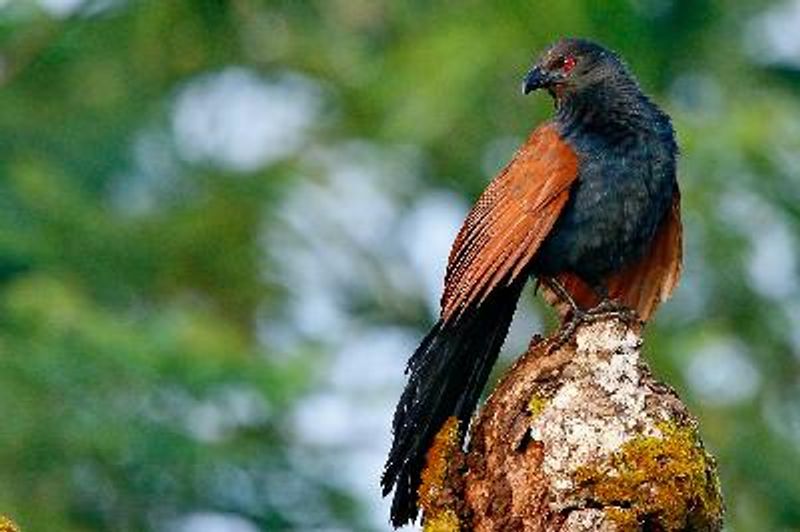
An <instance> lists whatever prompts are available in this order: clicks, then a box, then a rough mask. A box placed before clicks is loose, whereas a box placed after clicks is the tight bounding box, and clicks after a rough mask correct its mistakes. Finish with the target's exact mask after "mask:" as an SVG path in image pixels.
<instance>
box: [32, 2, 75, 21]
mask: <svg viewBox="0 0 800 532" xmlns="http://www.w3.org/2000/svg"><path fill="white" fill-rule="evenodd" d="M38 2H39V5H40V6H41V8H42V9H43V10H45V11H46V12H47V13H48V14H50V15H53V16H54V17H58V18H65V17H68V16H70V15H72V14H73V13H75V12H77V11H78V10H79V9H80V8H81V7H82V6H83V4H85V3H86V2H85V0H38Z"/></svg>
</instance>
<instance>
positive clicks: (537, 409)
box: [528, 394, 547, 417]
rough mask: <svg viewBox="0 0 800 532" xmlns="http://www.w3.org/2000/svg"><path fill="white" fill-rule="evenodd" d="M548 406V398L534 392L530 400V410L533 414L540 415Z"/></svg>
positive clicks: (534, 415)
mask: <svg viewBox="0 0 800 532" xmlns="http://www.w3.org/2000/svg"><path fill="white" fill-rule="evenodd" d="M546 406H547V399H546V398H545V397H542V396H541V395H538V394H533V395H532V396H531V399H530V401H528V412H530V414H531V416H533V417H538V416H539V414H541V413H542V412H543V411H544V409H545V407H546Z"/></svg>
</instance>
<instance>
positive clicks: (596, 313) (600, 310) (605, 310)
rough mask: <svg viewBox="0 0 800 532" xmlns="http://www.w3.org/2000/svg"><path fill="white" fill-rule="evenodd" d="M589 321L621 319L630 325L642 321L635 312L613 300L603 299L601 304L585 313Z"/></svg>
mask: <svg viewBox="0 0 800 532" xmlns="http://www.w3.org/2000/svg"><path fill="white" fill-rule="evenodd" d="M585 313H586V314H587V315H588V317H589V320H588V321H597V320H601V319H604V318H619V319H620V320H622V321H624V322H625V323H628V324H633V323H639V322H640V321H641V320H640V318H639V315H638V314H637V313H636V311H635V310H633V309H630V308H628V307H626V306H625V305H623V304H621V303H619V302H618V301H614V300H612V299H608V298H606V299H603V300H602V301H601V302H600V303H598V304H597V305H595V306H594V307H592V308H590V309H589V310H587V311H585Z"/></svg>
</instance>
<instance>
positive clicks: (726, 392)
mask: <svg viewBox="0 0 800 532" xmlns="http://www.w3.org/2000/svg"><path fill="white" fill-rule="evenodd" d="M685 375H686V380H687V382H688V383H689V386H690V387H691V388H692V391H693V392H694V393H695V394H696V396H697V397H699V398H700V399H701V400H702V401H704V402H706V403H708V404H711V405H716V406H726V405H731V404H736V403H741V402H744V401H747V400H749V399H751V398H752V397H753V396H754V395H755V394H756V392H757V391H758V388H759V386H760V384H761V374H760V373H759V371H758V368H756V366H755V365H754V364H753V362H752V361H751V360H750V356H749V354H748V353H747V350H746V348H745V346H743V345H742V344H740V343H739V342H737V341H735V340H733V339H730V338H719V339H714V340H710V341H709V342H708V343H707V344H705V345H703V346H701V347H700V348H699V349H698V350H697V351H696V352H695V354H694V356H693V358H692V359H691V360H690V361H689V364H688V365H687V366H686V369H685Z"/></svg>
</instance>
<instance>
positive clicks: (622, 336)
mask: <svg viewBox="0 0 800 532" xmlns="http://www.w3.org/2000/svg"><path fill="white" fill-rule="evenodd" d="M641 346H642V339H641V328H640V327H639V326H638V325H631V324H628V323H626V322H624V321H622V320H620V319H617V318H613V317H612V318H607V319H602V320H597V321H594V322H590V323H586V324H583V325H581V326H580V327H578V328H577V330H576V331H575V333H574V335H573V337H572V338H570V340H569V341H568V342H567V343H565V344H563V345H562V346H560V347H559V348H557V349H551V344H550V341H549V340H544V341H540V342H535V343H533V344H532V346H531V347H530V348H529V350H528V352H527V353H525V354H524V355H523V356H522V357H520V359H519V360H518V361H517V362H516V363H515V364H514V365H513V366H512V368H510V369H509V371H508V372H507V373H506V375H505V376H504V378H503V379H502V380H501V382H500V384H499V385H498V386H497V387H496V389H495V391H494V392H493V393H492V395H491V397H490V398H489V400H488V401H487V403H486V405H485V406H484V407H483V408H482V410H481V411H480V413H479V415H478V416H477V418H476V419H475V421H474V423H473V425H472V429H471V434H470V443H469V448H468V450H467V454H466V467H465V457H464V454H463V453H461V452H460V447H453V446H452V443H453V441H456V442H457V441H458V439H456V440H453V438H443V439H440V438H437V441H438V442H439V447H438V450H437V451H435V452H433V453H432V454H431V455H430V456H432V457H435V458H436V459H432V460H430V462H429V467H428V470H429V471H439V472H446V473H447V474H437V475H438V476H437V475H433V476H435V477H436V478H437V479H438V481H440V483H439V484H437V485H436V489H435V490H434V491H433V492H431V490H430V486H431V485H432V483H431V482H424V483H423V489H427V490H428V492H427V495H426V494H424V493H423V492H422V491H421V492H420V495H421V500H425V501H428V502H426V503H424V504H423V512H424V515H425V518H424V519H425V521H424V522H425V524H426V529H427V530H437V531H438V530H448V531H450V530H473V529H474V530H525V531H532V532H539V531H593V530H598V531H599V530H602V531H614V530H618V531H628V530H645V529H646V530H664V531H671V530H709V531H711V530H720V529H721V526H722V514H723V504H722V498H721V495H720V488H719V481H718V478H717V472H716V464H715V462H714V460H713V458H712V457H711V456H710V455H709V454H708V453H707V452H706V451H705V449H704V447H703V444H702V442H701V440H700V437H699V434H698V428H697V422H696V420H695V419H694V417H692V415H691V414H690V413H689V412H688V410H687V409H686V407H685V406H684V405H683V403H682V402H681V401H680V399H679V398H678V396H677V394H675V392H674V391H673V390H672V389H671V388H669V387H668V386H665V385H663V384H661V383H659V382H657V381H656V380H655V379H654V378H653V376H652V375H651V373H650V371H649V369H648V368H647V365H646V364H645V362H644V361H643V359H642V357H641ZM443 432H444V433H445V434H451V435H452V434H453V433H452V432H449V433H448V432H447V431H443ZM441 434H442V433H440V436H441ZM456 434H457V432H456ZM445 441H446V442H449V443H450V445H449V446H447V445H443V443H442V442H445ZM434 447H435V448H436V447H437V446H436V445H435V446H434ZM442 449H446V450H447V452H442ZM442 459H444V460H445V462H447V460H453V463H452V464H450V463H445V464H443V463H442ZM429 478H432V477H431V475H430V474H429ZM426 486H427V488H426ZM430 493H436V494H438V495H437V496H436V497H431V496H430ZM442 494H446V496H442ZM431 500H434V501H436V504H433V505H432V504H430V501H431ZM437 523H438V524H447V525H448V526H449V527H450V528H439V527H437V528H433V525H434V524H437Z"/></svg>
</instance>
